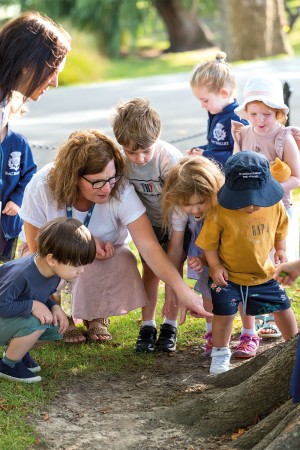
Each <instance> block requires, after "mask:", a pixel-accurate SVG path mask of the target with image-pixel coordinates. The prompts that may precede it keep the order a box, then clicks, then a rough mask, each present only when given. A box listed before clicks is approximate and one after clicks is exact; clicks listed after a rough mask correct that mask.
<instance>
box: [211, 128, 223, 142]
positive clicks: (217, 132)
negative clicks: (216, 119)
mask: <svg viewBox="0 0 300 450" xmlns="http://www.w3.org/2000/svg"><path fill="white" fill-rule="evenodd" d="M213 136H214V138H215V139H216V140H217V141H218V142H219V141H224V139H226V130H225V127H224V125H222V124H221V123H217V125H216V126H215V128H214V131H213Z"/></svg>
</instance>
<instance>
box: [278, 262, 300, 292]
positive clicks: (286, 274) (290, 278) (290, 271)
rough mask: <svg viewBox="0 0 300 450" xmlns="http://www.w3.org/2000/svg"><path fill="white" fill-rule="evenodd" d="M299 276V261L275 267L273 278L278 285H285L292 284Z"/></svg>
mask: <svg viewBox="0 0 300 450" xmlns="http://www.w3.org/2000/svg"><path fill="white" fill-rule="evenodd" d="M299 275H300V261H293V262H289V263H285V264H280V266H278V267H276V270H275V272H274V275H273V278H274V280H277V281H278V283H282V284H285V285H289V286H290V285H291V284H293V283H294V282H295V281H296V279H297V278H298V277H299Z"/></svg>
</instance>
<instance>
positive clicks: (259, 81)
mask: <svg viewBox="0 0 300 450" xmlns="http://www.w3.org/2000/svg"><path fill="white" fill-rule="evenodd" d="M243 95H244V101H243V103H242V104H241V105H240V106H238V107H237V108H236V109H235V110H234V112H235V113H236V114H238V115H240V116H241V117H245V114H246V111H245V108H246V106H247V104H248V103H250V102H254V101H261V102H263V103H264V104H265V105H267V106H269V107H270V108H275V109H282V111H283V112H284V114H286V115H287V114H288V112H289V108H288V107H287V105H286V104H285V103H284V100H283V88H282V84H281V81H280V80H279V79H278V78H273V77H272V76H268V77H267V76H265V77H251V78H249V80H248V81H247V82H246V84H245V87H244V92H243Z"/></svg>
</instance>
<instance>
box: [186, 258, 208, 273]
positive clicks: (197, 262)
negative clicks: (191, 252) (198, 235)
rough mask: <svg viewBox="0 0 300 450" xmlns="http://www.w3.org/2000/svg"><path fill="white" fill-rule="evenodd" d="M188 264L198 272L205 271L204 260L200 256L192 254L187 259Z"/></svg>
mask: <svg viewBox="0 0 300 450" xmlns="http://www.w3.org/2000/svg"><path fill="white" fill-rule="evenodd" d="M187 264H188V266H189V267H190V268H191V269H192V270H194V271H195V272H197V273H201V272H203V268H204V265H203V262H202V260H201V258H200V257H199V256H192V257H189V258H188V259H187Z"/></svg>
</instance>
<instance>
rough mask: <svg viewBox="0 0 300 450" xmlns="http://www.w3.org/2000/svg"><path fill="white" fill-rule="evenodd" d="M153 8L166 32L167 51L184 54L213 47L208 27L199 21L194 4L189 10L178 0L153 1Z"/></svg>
mask: <svg viewBox="0 0 300 450" xmlns="http://www.w3.org/2000/svg"><path fill="white" fill-rule="evenodd" d="M154 6H155V7H156V8H157V11H158V13H159V15H160V16H161V18H162V20H163V21H164V23H165V25H166V28H167V31H168V35H169V41H170V47H169V48H168V51H170V52H184V51H187V50H195V49H199V48H208V47H212V46H213V45H215V44H213V42H212V35H211V32H210V31H209V29H208V27H207V26H206V25H205V24H204V23H203V22H202V21H201V20H200V17H199V10H198V8H197V7H195V6H196V5H195V2H194V3H193V4H192V5H191V6H192V7H191V8H190V9H187V8H186V7H184V5H183V4H182V2H180V1H178V0H154Z"/></svg>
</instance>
